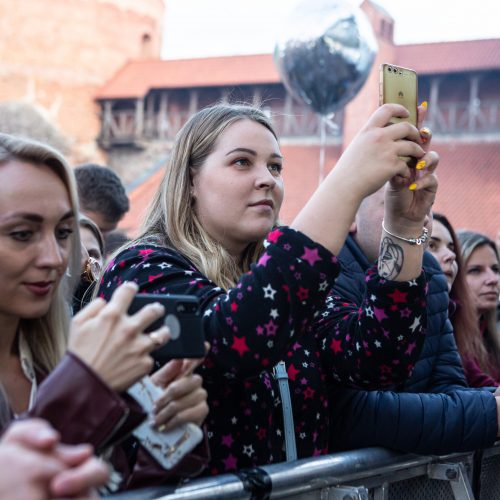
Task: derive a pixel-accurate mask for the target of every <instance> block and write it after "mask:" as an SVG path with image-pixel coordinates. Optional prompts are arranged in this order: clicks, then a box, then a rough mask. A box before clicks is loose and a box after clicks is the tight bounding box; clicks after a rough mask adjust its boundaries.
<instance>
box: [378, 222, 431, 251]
mask: <svg viewBox="0 0 500 500" xmlns="http://www.w3.org/2000/svg"><path fill="white" fill-rule="evenodd" d="M384 222H385V221H382V229H383V230H384V231H385V232H386V233H387V234H389V235H390V236H392V237H394V238H397V239H398V240H402V241H406V243H408V244H410V245H418V246H420V245H423V244H424V243H425V242H426V241H427V240H428V239H429V230H428V229H427V228H426V227H424V228H423V231H422V234H421V235H420V236H419V237H418V238H404V237H403V236H398V235H397V234H394V233H391V232H390V231H388V230H387V228H386V227H385V224H384Z"/></svg>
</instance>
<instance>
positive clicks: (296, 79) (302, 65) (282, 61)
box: [274, 0, 378, 116]
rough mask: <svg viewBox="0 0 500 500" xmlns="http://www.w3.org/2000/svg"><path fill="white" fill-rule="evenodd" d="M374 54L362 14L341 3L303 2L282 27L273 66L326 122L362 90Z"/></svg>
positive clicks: (332, 0)
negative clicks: (326, 119)
mask: <svg viewBox="0 0 500 500" xmlns="http://www.w3.org/2000/svg"><path fill="white" fill-rule="evenodd" d="M377 48H378V47H377V42H376V39H375V36H374V34H373V30H372V27H371V25H370V23H369V21H368V19H367V18H366V16H365V14H364V12H363V11H361V9H359V8H358V7H356V6H355V5H352V4H351V3H349V2H347V1H341V0H306V1H304V2H302V3H301V4H299V5H298V6H297V8H296V9H295V10H294V11H293V12H292V14H291V16H290V18H289V20H288V22H286V24H285V28H284V31H283V33H282V35H281V36H280V37H279V39H278V41H277V43H276V48H275V51H274V61H275V64H276V65H277V68H278V70H279V72H280V74H281V78H282V80H283V83H284V84H285V86H286V87H287V88H288V90H289V91H290V93H291V94H292V95H294V96H295V97H297V98H299V100H302V101H303V102H305V103H306V104H307V105H308V106H309V107H311V108H312V109H313V110H314V111H315V112H316V113H319V114H321V115H325V116H326V115H329V114H331V113H333V112H334V111H337V110H339V109H341V108H342V107H343V106H344V105H345V104H346V103H347V102H349V101H350V100H351V99H352V98H353V97H354V96H355V95H356V94H357V92H358V91H359V90H360V89H361V87H362V86H363V84H364V83H365V81H366V79H367V78H368V75H369V73H370V69H371V66H372V64H373V60H374V59H375V55H376V53H377Z"/></svg>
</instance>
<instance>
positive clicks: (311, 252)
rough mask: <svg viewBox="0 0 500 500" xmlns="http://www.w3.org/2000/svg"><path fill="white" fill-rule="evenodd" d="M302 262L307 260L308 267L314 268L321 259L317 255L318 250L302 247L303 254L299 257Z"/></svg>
mask: <svg viewBox="0 0 500 500" xmlns="http://www.w3.org/2000/svg"><path fill="white" fill-rule="evenodd" d="M300 258H301V259H303V260H307V262H309V265H310V266H314V264H315V263H316V262H318V260H322V259H321V257H320V256H319V255H318V249H317V248H312V249H311V248H307V247H304V253H303V255H301V257H300Z"/></svg>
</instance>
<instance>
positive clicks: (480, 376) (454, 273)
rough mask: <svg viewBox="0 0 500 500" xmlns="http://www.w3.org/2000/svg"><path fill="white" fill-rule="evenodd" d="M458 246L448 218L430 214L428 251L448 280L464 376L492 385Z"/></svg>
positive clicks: (493, 379)
mask: <svg viewBox="0 0 500 500" xmlns="http://www.w3.org/2000/svg"><path fill="white" fill-rule="evenodd" d="M460 249H461V244H460V241H459V239H458V237H457V234H456V233H455V231H454V229H453V226H452V225H451V223H450V221H449V220H448V219H447V218H446V217H445V216H444V215H443V214H440V213H434V222H433V225H432V235H431V239H430V242H429V247H428V250H429V251H430V252H431V253H432V254H433V255H434V257H436V259H437V260H438V262H439V264H440V266H441V269H442V270H443V273H444V275H445V276H446V279H447V281H448V289H449V291H450V302H449V317H450V321H451V323H452V325H453V331H454V334H455V340H456V342H457V347H458V350H459V353H460V357H461V358H462V364H463V367H464V373H465V377H466V379H467V382H468V384H469V385H470V386H471V387H488V386H496V385H498V384H499V381H500V378H496V376H492V375H493V374H492V372H491V371H490V370H491V367H490V366H489V361H488V353H487V351H486V348H485V345H484V342H483V337H482V335H481V331H480V328H479V321H478V316H477V311H476V307H475V305H474V299H473V295H472V293H471V290H470V288H469V285H468V284H467V271H466V269H467V268H466V264H464V261H463V252H461V250H460Z"/></svg>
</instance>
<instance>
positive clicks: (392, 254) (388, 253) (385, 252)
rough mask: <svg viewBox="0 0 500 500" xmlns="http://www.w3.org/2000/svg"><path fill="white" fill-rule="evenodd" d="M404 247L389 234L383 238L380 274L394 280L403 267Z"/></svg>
mask: <svg viewBox="0 0 500 500" xmlns="http://www.w3.org/2000/svg"><path fill="white" fill-rule="evenodd" d="M403 262H404V253H403V249H402V248H401V247H400V246H399V245H397V244H396V243H394V241H393V240H392V239H391V238H389V237H388V236H386V237H384V238H383V239H382V242H381V244H380V255H379V257H378V274H379V276H381V277H382V278H386V279H389V280H393V279H395V278H397V277H398V276H399V273H400V272H401V269H402V268H403Z"/></svg>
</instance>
